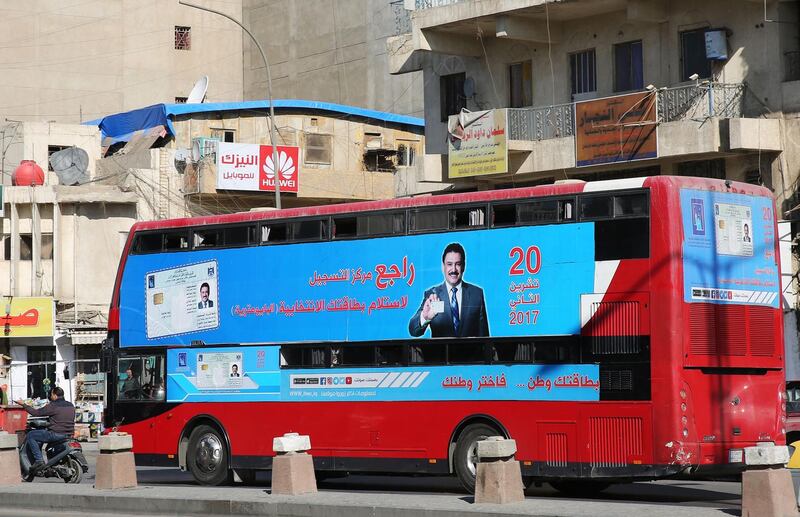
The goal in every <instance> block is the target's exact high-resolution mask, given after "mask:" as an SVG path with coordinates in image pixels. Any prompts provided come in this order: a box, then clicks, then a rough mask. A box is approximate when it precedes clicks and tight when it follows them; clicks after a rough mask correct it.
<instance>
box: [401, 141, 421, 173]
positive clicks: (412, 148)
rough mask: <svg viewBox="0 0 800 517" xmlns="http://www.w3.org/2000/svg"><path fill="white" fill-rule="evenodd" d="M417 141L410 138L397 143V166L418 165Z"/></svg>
mask: <svg viewBox="0 0 800 517" xmlns="http://www.w3.org/2000/svg"><path fill="white" fill-rule="evenodd" d="M416 158H417V143H416V142H412V141H410V140H406V141H401V142H400V143H398V144H397V166H398V167H413V166H415V165H416Z"/></svg>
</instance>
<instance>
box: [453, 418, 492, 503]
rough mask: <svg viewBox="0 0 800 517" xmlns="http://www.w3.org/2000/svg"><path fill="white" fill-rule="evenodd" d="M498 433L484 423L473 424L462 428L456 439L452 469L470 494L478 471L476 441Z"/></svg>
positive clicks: (472, 491)
mask: <svg viewBox="0 0 800 517" xmlns="http://www.w3.org/2000/svg"><path fill="white" fill-rule="evenodd" d="M500 434H502V433H500V432H499V431H498V430H497V429H495V428H494V427H491V426H489V425H486V424H473V425H470V426H468V427H466V428H465V429H464V431H462V432H461V434H460V435H459V437H458V441H456V450H455V452H454V454H453V470H455V472H456V475H457V476H458V480H459V481H461V485H462V486H463V487H464V488H465V489H466V490H467V491H468V492H469V493H471V494H474V493H475V476H476V474H477V471H478V442H479V441H480V440H483V439H486V438H488V437H490V436H498V435H500Z"/></svg>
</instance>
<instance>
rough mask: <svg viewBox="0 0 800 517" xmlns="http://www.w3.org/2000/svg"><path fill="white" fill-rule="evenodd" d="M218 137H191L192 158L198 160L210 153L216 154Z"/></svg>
mask: <svg viewBox="0 0 800 517" xmlns="http://www.w3.org/2000/svg"><path fill="white" fill-rule="evenodd" d="M218 145H219V138H208V137H203V136H201V137H198V138H192V160H194V161H195V162H199V161H200V160H202V159H203V158H205V157H206V156H208V155H211V154H217V146H218Z"/></svg>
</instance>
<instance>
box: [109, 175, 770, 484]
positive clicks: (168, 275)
mask: <svg viewBox="0 0 800 517" xmlns="http://www.w3.org/2000/svg"><path fill="white" fill-rule="evenodd" d="M777 256H778V255H777V243H776V221H775V208H774V201H773V199H772V197H771V195H770V193H769V191H767V190H766V189H764V188H761V187H757V186H753V185H747V184H741V183H734V182H729V181H721V180H711V179H700V178H687V177H668V176H660V177H650V178H638V179H625V180H616V181H600V182H591V183H584V182H567V183H564V184H556V185H547V186H537V187H530V188H518V189H512V190H501V191H490V192H474V193H466V194H453V195H444V196H434V197H421V198H414V199H398V200H389V201H379V202H365V203H353V204H346V205H335V206H322V207H311V208H296V209H288V210H282V211H274V212H257V213H256V212H254V213H240V214H232V215H219V216H209V217H202V218H192V219H177V220H171V221H157V222H145V223H137V224H136V225H135V226H134V227H133V229H132V231H131V232H130V235H129V238H128V242H127V244H126V248H125V253H124V256H123V257H122V260H121V263H120V267H119V272H118V275H117V280H116V286H115V290H114V294H113V299H112V303H111V310H110V316H109V336H108V339H107V341H106V346H105V347H104V352H103V353H104V358H105V359H106V361H105V363H106V365H107V366H108V368H107V371H108V372H109V374H110V375H111V378H113V379H116V381H115V382H114V383H112V385H113V387H114V389H111V390H110V391H111V392H112V393H110V397H109V398H110V404H109V407H108V408H107V412H106V421H105V425H106V427H118V428H119V429H120V430H123V431H127V432H129V433H131V434H132V435H133V437H134V452H135V453H136V459H137V462H138V463H139V464H143V465H161V466H170V465H171V466H180V467H181V468H184V469H188V470H189V471H190V472H191V473H192V474H193V476H194V477H195V479H196V480H197V481H198V482H200V483H203V484H221V483H224V482H227V481H229V480H230V479H231V478H232V477H234V476H237V477H239V478H242V479H245V480H246V479H249V478H252V477H253V476H254V473H255V472H256V471H258V470H268V469H270V468H271V465H272V458H273V455H274V453H273V451H272V438H273V437H275V436H281V435H283V434H284V433H288V432H298V433H301V434H306V435H309V436H310V438H311V445H312V450H311V454H312V455H313V457H314V464H315V468H316V469H317V470H318V471H319V472H321V473H324V472H328V473H330V472H356V471H359V472H389V473H415V474H420V473H424V474H439V475H447V474H456V475H457V476H458V477H459V479H460V480H461V482H462V484H463V485H464V486H465V487H466V488H467V489H473V488H474V479H475V450H476V443H477V441H478V440H480V439H482V438H484V437H486V436H490V435H502V436H506V437H510V438H513V439H515V440H516V443H517V448H518V452H517V456H516V457H517V459H518V460H519V461H520V465H521V468H522V473H523V476H524V478H525V479H526V480H527V481H529V482H534V481H548V482H550V483H552V484H553V485H554V486H556V487H557V488H559V489H563V490H571V489H574V488H576V487H580V488H581V489H602V488H604V487H605V486H607V485H608V484H610V483H615V482H622V481H630V480H637V479H657V478H663V477H669V476H677V475H697V474H704V473H706V474H718V473H726V472H736V471H740V470H742V469H743V468H744V467H745V465H744V458H743V454H742V451H743V448H744V447H747V446H753V445H756V444H757V443H759V444H761V445H762V446H764V445H765V442H766V443H767V444H769V443H772V444H779V445H783V444H784V443H785V430H784V422H785V399H784V397H785V396H784V395H783V393H784V372H783V365H784V358H783V341H782V325H781V317H782V316H781V310H780V307H779V300H780V296H779V266H778V259H777ZM467 259H468V260H467ZM467 266H468V267H467Z"/></svg>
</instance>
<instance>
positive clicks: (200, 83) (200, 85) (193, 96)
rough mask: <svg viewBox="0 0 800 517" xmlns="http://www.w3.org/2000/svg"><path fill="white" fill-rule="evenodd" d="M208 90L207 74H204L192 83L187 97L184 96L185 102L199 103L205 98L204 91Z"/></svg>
mask: <svg viewBox="0 0 800 517" xmlns="http://www.w3.org/2000/svg"><path fill="white" fill-rule="evenodd" d="M207 90H208V76H207V75H204V76H203V77H201V78H200V79H198V80H197V82H196V83H194V87H193V88H192V91H191V93H190V94H189V97H187V98H186V104H200V103H201V102H203V101H204V100H205V98H206V91H207Z"/></svg>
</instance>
